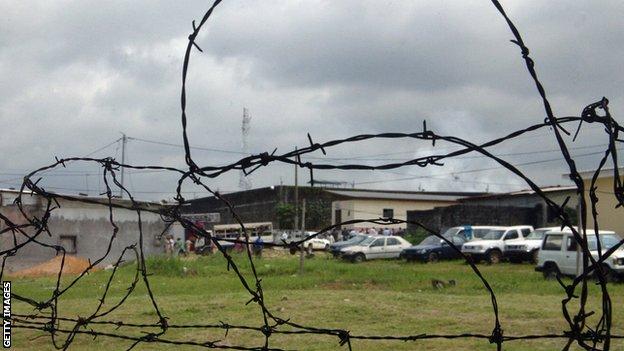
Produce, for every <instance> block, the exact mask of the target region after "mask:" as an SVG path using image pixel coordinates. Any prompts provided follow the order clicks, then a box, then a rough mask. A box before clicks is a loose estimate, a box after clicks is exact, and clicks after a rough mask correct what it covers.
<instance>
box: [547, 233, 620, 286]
mask: <svg viewBox="0 0 624 351" xmlns="http://www.w3.org/2000/svg"><path fill="white" fill-rule="evenodd" d="M598 238H599V240H600V247H601V250H602V252H604V251H606V250H608V249H610V248H612V247H613V246H615V245H617V244H618V243H619V242H620V240H622V239H621V238H620V236H618V235H617V234H616V233H615V232H612V231H608V230H601V231H600V232H599V233H598ZM587 243H588V245H589V250H590V252H591V254H592V256H593V257H594V258H595V259H598V251H597V250H598V248H597V240H596V234H595V232H594V230H591V229H587ZM576 250H577V244H576V240H574V236H573V234H572V231H571V230H570V229H569V228H565V229H564V230H553V231H549V232H547V233H546V234H545V235H544V240H543V241H542V246H541V248H540V251H539V254H538V262H537V267H535V270H536V271H538V272H542V273H544V277H545V278H546V279H552V278H554V277H555V276H557V274H562V275H569V276H576V266H577V252H576ZM602 269H603V270H604V272H605V274H606V277H607V280H609V281H616V280H619V278H620V277H621V276H622V275H623V274H624V249H622V248H619V249H618V250H616V251H614V252H613V253H612V254H611V256H609V258H608V259H606V260H604V262H603V265H602Z"/></svg>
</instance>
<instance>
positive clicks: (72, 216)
mask: <svg viewBox="0 0 624 351" xmlns="http://www.w3.org/2000/svg"><path fill="white" fill-rule="evenodd" d="M19 194H20V192H19V191H17V190H12V189H0V213H2V215H3V216H5V217H6V218H8V220H10V221H11V222H13V223H15V224H18V225H19V224H26V223H28V222H27V220H26V219H25V218H24V215H23V214H22V213H21V212H20V211H19V208H18V206H17V205H16V204H15V199H16V198H17V197H18V196H19ZM82 199H83V200H85V201H89V203H87V202H82V201H71V200H67V199H63V198H60V197H59V198H57V202H52V204H51V205H52V207H55V208H54V209H53V210H52V211H51V212H50V217H49V219H48V221H47V227H48V228H49V232H50V235H48V234H47V233H41V234H40V235H38V236H37V237H36V240H37V241H39V242H41V243H44V244H47V245H53V246H55V245H60V246H62V247H63V248H64V249H65V252H66V253H67V254H70V255H75V256H78V257H82V258H85V259H88V260H91V261H92V262H93V261H96V260H98V259H99V258H101V257H102V256H104V255H105V254H106V251H107V248H108V246H109V241H110V239H111V236H112V235H113V229H114V227H113V225H112V224H111V223H110V221H109V215H110V213H109V207H108V199H106V198H101V197H86V196H85V197H83V198H82ZM21 201H22V205H23V209H24V211H25V214H26V216H27V217H29V218H38V219H41V217H42V216H43V215H44V213H45V211H46V207H47V199H46V198H45V197H42V196H40V195H36V194H30V193H23V194H22V199H21ZM112 203H113V204H114V205H116V206H123V207H132V203H131V201H130V200H125V199H113V200H112ZM162 206H163V205H161V204H159V203H152V202H138V208H141V209H149V210H158V209H161V208H162ZM112 215H113V220H114V222H115V225H117V227H118V228H119V231H118V233H117V235H116V238H115V239H114V240H113V243H112V246H111V249H110V253H109V254H108V255H107V256H106V257H105V258H104V259H103V260H102V262H101V264H100V266H106V265H109V264H112V263H114V262H116V261H117V260H118V259H119V257H120V255H121V254H122V252H123V250H124V248H125V247H127V246H129V245H132V244H137V247H138V243H139V219H138V215H137V212H136V210H129V209H125V208H117V207H113V210H112ZM141 227H142V231H143V252H144V254H145V255H146V256H149V255H152V254H158V253H162V252H163V246H162V243H161V241H160V234H161V233H162V232H163V231H164V230H165V229H166V223H165V222H164V221H163V220H162V218H161V217H160V215H159V214H155V213H151V212H146V211H142V212H141ZM6 228H7V223H6V222H5V221H2V220H0V230H3V229H6ZM26 231H27V233H28V235H32V234H34V232H35V230H34V229H33V228H28V229H27V230H26ZM14 233H15V235H13V232H11V231H7V232H4V233H3V234H2V235H1V237H0V245H1V247H0V249H1V250H7V249H10V248H12V247H14V243H15V242H16V243H17V244H18V245H20V244H22V243H24V242H25V241H26V240H27V238H26V237H25V236H24V235H23V234H20V233H19V232H14ZM14 240H15V241H14ZM56 255H57V252H56V250H55V249H53V248H48V247H45V246H42V245H39V244H37V243H34V242H30V243H28V244H26V245H25V246H24V247H22V248H20V249H19V250H18V251H17V253H16V254H15V255H14V256H10V257H9V258H8V259H7V262H6V264H7V269H8V270H9V272H10V271H14V270H18V269H23V268H27V267H30V266H33V265H36V264H39V263H42V262H45V261H48V260H50V259H52V258H54V257H55V256H56ZM133 258H134V254H131V253H130V252H128V254H127V255H126V256H125V259H127V260H132V259H133Z"/></svg>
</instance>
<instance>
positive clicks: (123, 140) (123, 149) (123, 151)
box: [119, 133, 128, 199]
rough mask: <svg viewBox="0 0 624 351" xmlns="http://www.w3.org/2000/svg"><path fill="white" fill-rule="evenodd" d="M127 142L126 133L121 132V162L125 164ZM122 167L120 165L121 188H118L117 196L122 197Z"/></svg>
mask: <svg viewBox="0 0 624 351" xmlns="http://www.w3.org/2000/svg"><path fill="white" fill-rule="evenodd" d="M127 142H128V138H127V137H126V134H124V133H121V163H122V164H125V163H126V143H127ZM124 169H125V167H123V166H122V167H121V186H122V188H120V189H119V198H120V199H121V198H123V185H124Z"/></svg>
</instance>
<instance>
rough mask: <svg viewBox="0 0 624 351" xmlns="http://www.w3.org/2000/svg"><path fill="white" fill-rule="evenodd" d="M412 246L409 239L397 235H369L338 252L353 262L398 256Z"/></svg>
mask: <svg viewBox="0 0 624 351" xmlns="http://www.w3.org/2000/svg"><path fill="white" fill-rule="evenodd" d="M410 246H412V244H410V242H409V241H407V240H405V239H403V238H401V237H398V236H371V237H370V238H367V239H365V240H364V241H362V242H361V243H359V244H358V245H355V246H349V247H346V248H344V249H342V250H340V252H341V253H342V257H343V258H344V259H348V260H351V261H353V262H362V261H364V260H373V259H378V258H399V256H400V255H401V252H402V251H403V250H404V249H407V248H408V247H410Z"/></svg>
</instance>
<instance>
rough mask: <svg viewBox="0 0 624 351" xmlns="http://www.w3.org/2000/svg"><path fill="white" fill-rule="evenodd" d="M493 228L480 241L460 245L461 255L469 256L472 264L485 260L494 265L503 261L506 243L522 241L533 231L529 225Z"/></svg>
mask: <svg viewBox="0 0 624 351" xmlns="http://www.w3.org/2000/svg"><path fill="white" fill-rule="evenodd" d="M494 228H495V229H492V230H490V231H489V232H488V233H487V234H485V235H484V236H483V238H482V239H480V240H475V241H469V242H467V243H465V244H464V245H462V249H461V251H462V253H464V254H465V255H467V256H470V257H471V258H472V260H473V261H474V262H480V261H481V260H486V261H487V262H488V263H491V264H496V263H499V262H501V261H502V259H503V253H504V252H505V242H506V241H509V240H513V239H523V238H524V237H525V236H527V235H529V233H530V232H532V231H533V227H532V226H530V225H520V226H513V227H494Z"/></svg>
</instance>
